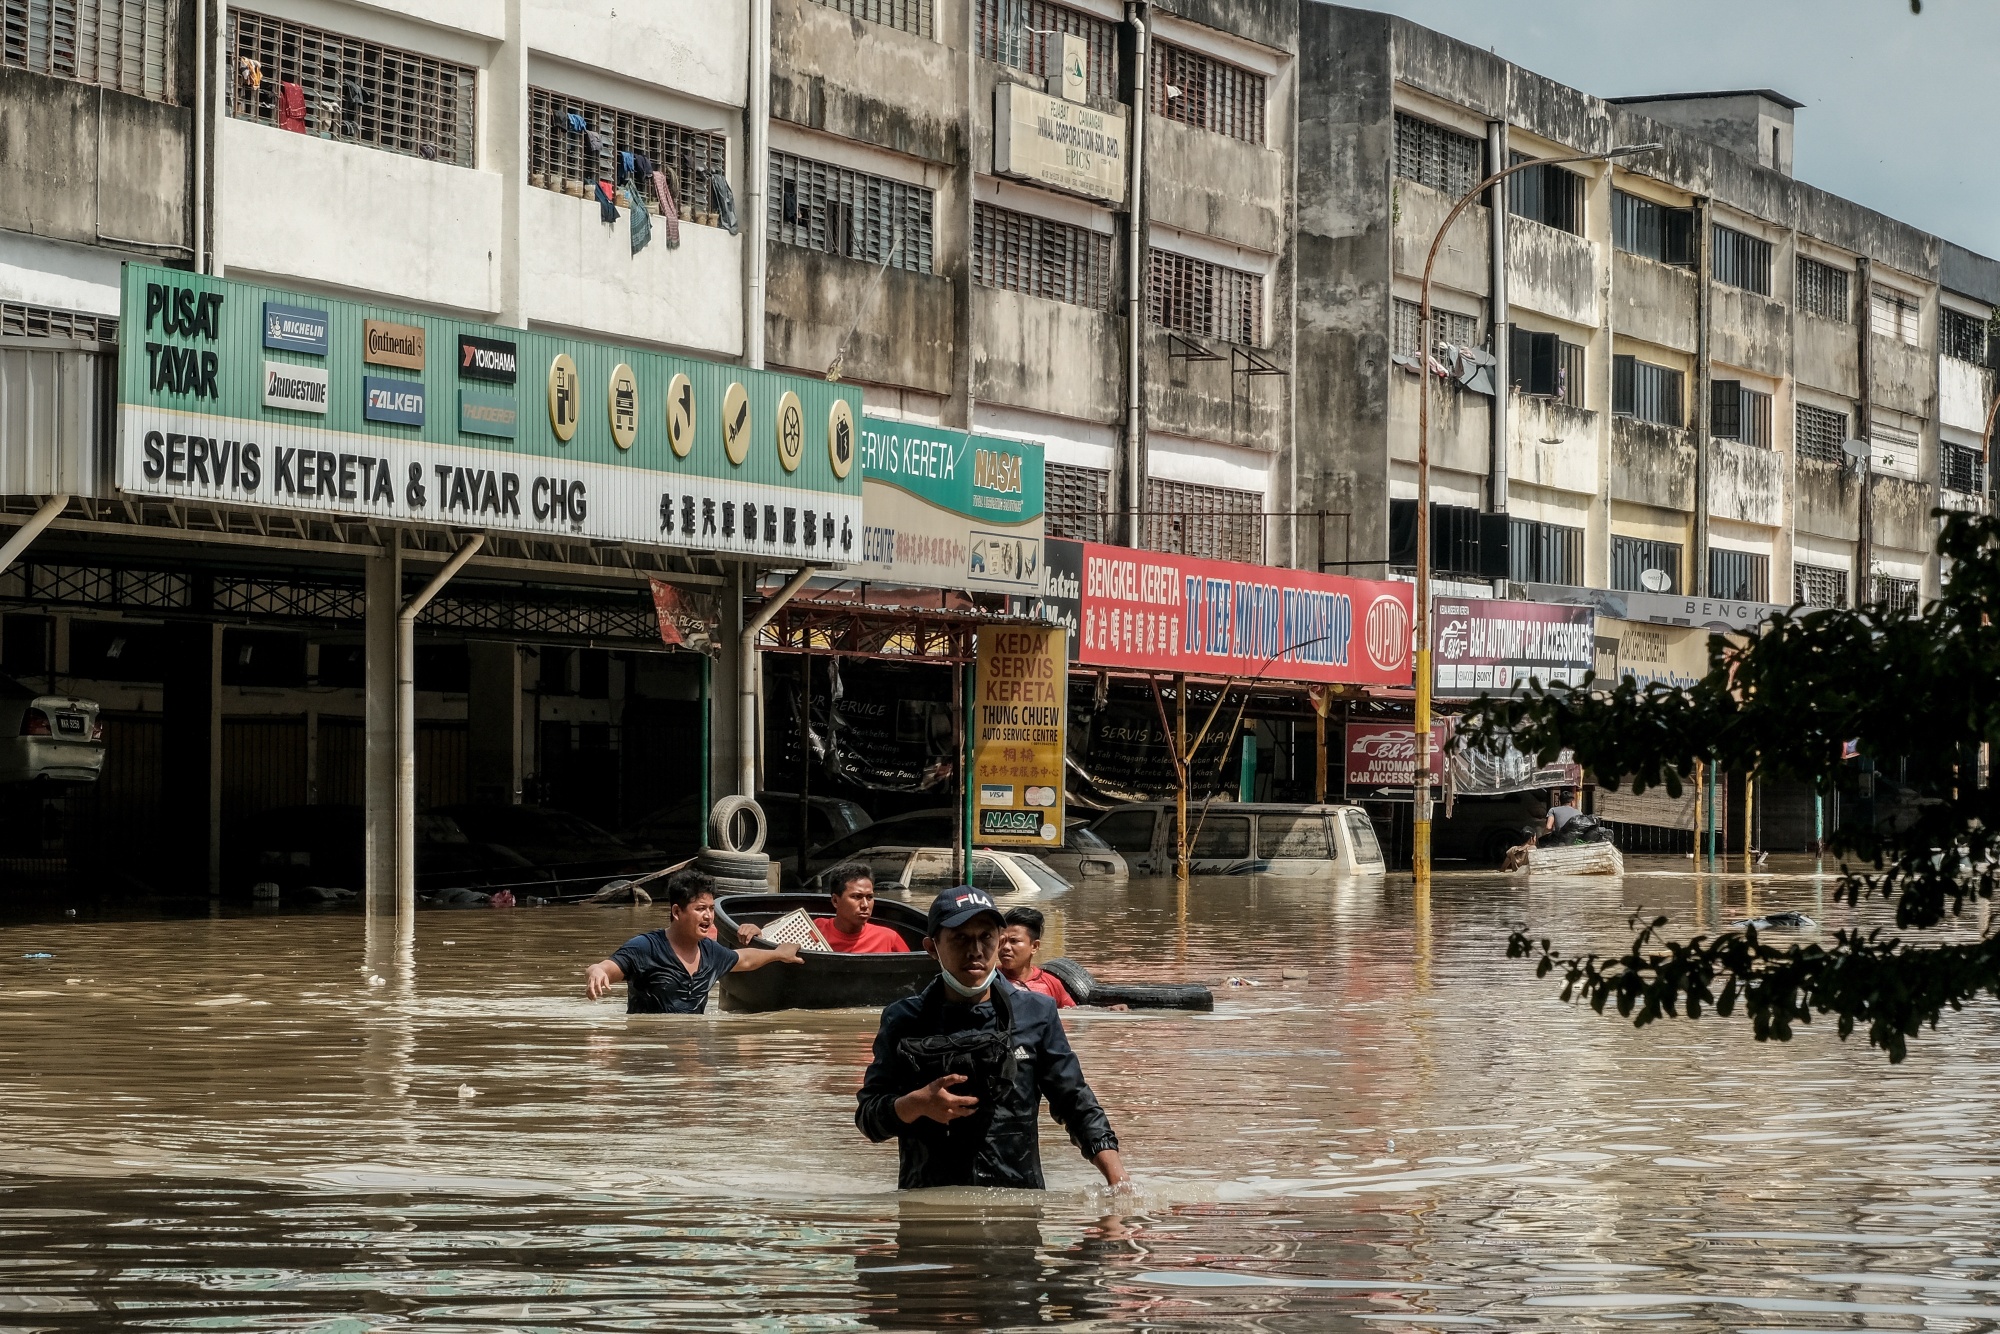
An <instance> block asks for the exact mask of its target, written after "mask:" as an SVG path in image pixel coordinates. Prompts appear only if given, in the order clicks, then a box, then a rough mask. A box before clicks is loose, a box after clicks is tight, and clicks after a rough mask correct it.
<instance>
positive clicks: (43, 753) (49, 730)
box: [0, 676, 104, 783]
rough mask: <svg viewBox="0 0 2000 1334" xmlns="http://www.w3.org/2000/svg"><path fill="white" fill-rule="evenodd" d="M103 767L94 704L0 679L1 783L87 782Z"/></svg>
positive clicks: (101, 738)
mask: <svg viewBox="0 0 2000 1334" xmlns="http://www.w3.org/2000/svg"><path fill="white" fill-rule="evenodd" d="M103 768H104V724H103V723H102V722H100V721H99V720H98V717H97V701H96V700H94V699H79V698H77V697H76V696H75V695H53V694H51V695H44V694H39V693H37V692H36V691H35V690H33V689H31V688H29V687H28V686H25V685H22V684H21V683H20V682H19V681H16V680H15V679H14V678H13V677H11V676H0V783H25V782H29V781H30V780H33V779H37V778H46V779H50V780H51V781H54V782H60V783H91V782H95V781H96V780H97V775H98V773H99V771H100V770H102V769H103Z"/></svg>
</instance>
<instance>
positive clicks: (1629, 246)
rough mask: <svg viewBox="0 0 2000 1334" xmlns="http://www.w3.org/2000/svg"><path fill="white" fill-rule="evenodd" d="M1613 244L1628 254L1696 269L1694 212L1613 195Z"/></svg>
mask: <svg viewBox="0 0 2000 1334" xmlns="http://www.w3.org/2000/svg"><path fill="white" fill-rule="evenodd" d="M1611 242H1612V244H1613V245H1615V246H1617V247H1618V248H1619V249H1620V250H1623V251H1624V252H1625V253H1626V254H1628V255H1643V256H1645V257H1646V258H1647V259H1657V260H1659V261H1660V262H1661V263H1662V264H1673V265H1677V266H1679V267H1681V268H1693V267H1694V262H1695V255H1694V210H1693V209H1691V208H1670V207H1668V206H1667V205H1665V204H1656V203H1654V202H1653V201H1652V200H1650V199H1641V198H1640V197H1639V196H1637V195H1628V194H1626V193H1625V192H1624V191H1623V190H1613V191H1612V192H1611Z"/></svg>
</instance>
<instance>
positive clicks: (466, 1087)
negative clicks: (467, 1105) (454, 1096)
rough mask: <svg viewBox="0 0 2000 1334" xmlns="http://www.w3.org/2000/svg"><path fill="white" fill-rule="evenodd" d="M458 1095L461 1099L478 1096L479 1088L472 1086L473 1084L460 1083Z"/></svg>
mask: <svg viewBox="0 0 2000 1334" xmlns="http://www.w3.org/2000/svg"><path fill="white" fill-rule="evenodd" d="M458 1096H459V1097H460V1098H461V1099H465V1098H476V1097H478V1096H479V1090H478V1089H476V1088H474V1087H472V1085H470V1084H460V1085H459V1086H458Z"/></svg>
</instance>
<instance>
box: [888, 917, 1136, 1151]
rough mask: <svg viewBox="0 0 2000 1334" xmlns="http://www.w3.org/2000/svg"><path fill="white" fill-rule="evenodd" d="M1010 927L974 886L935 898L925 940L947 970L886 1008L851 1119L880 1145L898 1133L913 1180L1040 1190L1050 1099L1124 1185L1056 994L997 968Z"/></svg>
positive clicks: (1078, 1140)
mask: <svg viewBox="0 0 2000 1334" xmlns="http://www.w3.org/2000/svg"><path fill="white" fill-rule="evenodd" d="M1003 929H1004V923H1003V922H1002V920H1001V916H1000V910H999V909H998V908H996V907H995V906H994V905H993V900H992V899H990V898H988V897H987V896H986V895H985V894H983V893H981V892H980V891H978V890H976V889H973V888H972V887H971V886H970V885H960V886H959V887H958V888H956V889H949V890H946V891H945V892H944V893H942V894H940V895H938V896H937V898H936V899H935V900H933V901H932V903H931V911H930V922H929V925H928V929H927V932H926V935H925V938H924V949H925V950H926V951H927V952H928V953H929V954H930V955H931V957H932V958H934V959H936V960H937V961H938V969H939V975H938V977H937V978H936V979H935V980H934V981H932V983H931V984H930V985H929V986H928V987H926V988H925V989H924V990H923V991H922V992H921V993H920V994H918V995H915V996H911V997H909V998H908V999H906V1000H900V1001H897V1002H896V1003H895V1004H894V1005H891V1006H890V1007H889V1008H888V1009H886V1010H884V1011H882V1027H881V1029H880V1031H879V1032H877V1033H876V1035H875V1059H874V1061H873V1062H872V1063H871V1064H870V1065H869V1067H868V1073H867V1075H866V1076H864V1077H863V1079H862V1081H861V1093H860V1105H859V1106H858V1107H856V1109H855V1113H854V1123H855V1124H856V1125H857V1126H859V1127H860V1128H861V1133H862V1134H864V1135H866V1136H868V1138H869V1139H871V1140H874V1141H875V1142H876V1143H878V1144H879V1143H881V1142H883V1141H884V1140H887V1139H891V1138H894V1139H895V1141H896V1147H897V1150H898V1161H899V1165H900V1171H899V1173H898V1182H897V1184H898V1185H900V1186H901V1187H902V1188H903V1189H904V1190H912V1189H916V1188H919V1187H923V1186H1013V1187H1016V1188H1022V1189H1028V1190H1040V1189H1041V1188H1042V1157H1041V1148H1040V1145H1039V1143H1038V1140H1037V1137H1036V1120H1037V1117H1038V1114H1039V1112H1040V1110H1041V1103H1042V1100H1043V1099H1044V1098H1046V1099H1048V1103H1049V1110H1050V1111H1051V1112H1053V1113H1054V1114H1055V1118H1056V1120H1057V1121H1059V1122H1061V1123H1062V1125H1063V1128H1064V1129H1066V1130H1068V1131H1069V1137H1070V1141H1071V1143H1073V1144H1075V1145H1076V1146H1077V1148H1078V1149H1079V1150H1080V1151H1081V1152H1082V1154H1083V1156H1084V1157H1085V1158H1087V1159H1089V1160H1090V1162H1091V1163H1092V1164H1093V1165H1094V1166H1095V1167H1096V1168H1097V1170H1098V1171H1100V1172H1102V1173H1103V1174H1104V1179H1105V1181H1107V1182H1108V1183H1110V1184H1111V1185H1112V1186H1113V1187H1119V1186H1123V1185H1124V1184H1125V1183H1126V1175H1125V1165H1124V1163H1123V1161H1122V1160H1121V1159H1120V1158H1119V1156H1118V1136H1117V1135H1116V1134H1115V1133H1114V1132H1113V1131H1112V1129H1111V1122H1110V1121H1109V1120H1108V1119H1107V1118H1106V1117H1105V1115H1104V1109H1103V1108H1102V1107H1100V1106H1098V1103H1097V1095H1096V1094H1094V1093H1092V1092H1091V1091H1090V1085H1088V1084H1086V1083H1085V1082H1084V1080H1083V1067H1082V1066H1081V1065H1080V1064H1079V1063H1078V1062H1077V1059H1076V1053H1075V1052H1074V1051H1072V1050H1071V1049H1070V1045H1069V1038H1068V1036H1067V1035H1066V1034H1065V1033H1064V1032H1063V1026H1062V1020H1060V1019H1059V1018H1057V1017H1056V1003H1055V1002H1054V1001H1052V1000H1050V999H1049V998H1048V997H1047V996H1044V995H1042V994H1041V993H1039V992H1034V991H1029V990H1028V989H1027V988H1025V987H1017V986H1015V985H1014V984H1013V983H1011V982H1009V981H1008V980H1007V979H1006V978H1005V977H1003V976H1002V975H1001V974H1000V972H999V966H998V965H999V954H1000V933H1001V931H1002V930H1003Z"/></svg>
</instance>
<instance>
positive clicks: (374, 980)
mask: <svg viewBox="0 0 2000 1334" xmlns="http://www.w3.org/2000/svg"><path fill="white" fill-rule="evenodd" d="M368 985H369V986H371V987H380V986H387V985H388V983H386V982H385V981H383V979H382V975H381V974H380V973H376V974H374V975H373V976H371V977H370V978H369V979H368Z"/></svg>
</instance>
